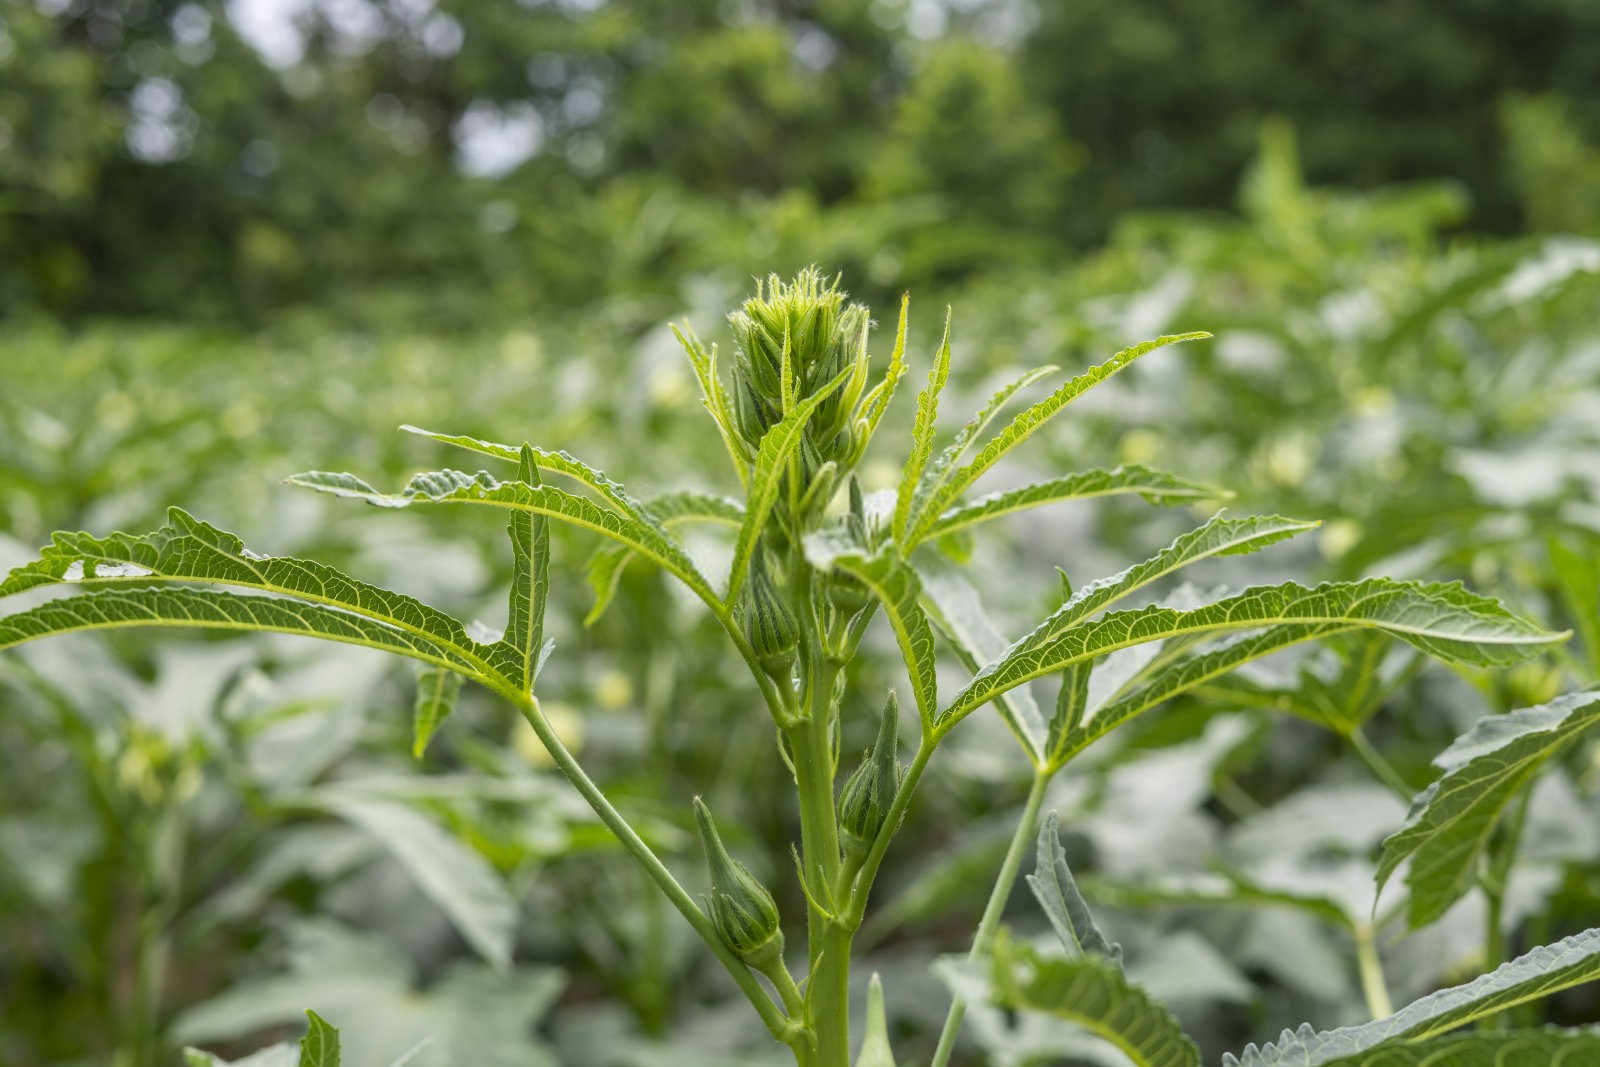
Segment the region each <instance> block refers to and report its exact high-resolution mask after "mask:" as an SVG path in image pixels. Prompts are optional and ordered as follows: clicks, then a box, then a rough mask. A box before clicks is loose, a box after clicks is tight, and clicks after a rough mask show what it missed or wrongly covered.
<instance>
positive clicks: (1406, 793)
mask: <svg viewBox="0 0 1600 1067" xmlns="http://www.w3.org/2000/svg"><path fill="white" fill-rule="evenodd" d="M1345 737H1346V739H1348V740H1349V742H1350V747H1351V748H1353V749H1355V751H1356V755H1358V756H1360V757H1361V762H1362V763H1365V764H1366V765H1367V767H1368V769H1370V770H1371V771H1372V773H1373V774H1375V775H1377V777H1378V780H1379V781H1380V782H1382V783H1383V784H1384V785H1386V786H1388V787H1389V788H1390V789H1391V790H1393V791H1394V793H1395V795H1396V796H1398V797H1399V798H1400V799H1401V800H1404V801H1405V802H1406V803H1408V804H1409V803H1411V798H1412V797H1414V796H1416V793H1417V791H1416V790H1415V789H1412V788H1411V787H1410V786H1409V785H1407V784H1406V780H1405V779H1404V778H1402V777H1400V772H1399V771H1397V770H1395V769H1394V764H1392V763H1390V762H1389V761H1388V760H1386V759H1384V758H1383V754H1382V753H1380V752H1379V751H1378V750H1377V749H1375V748H1373V747H1372V742H1371V741H1368V740H1367V735H1366V734H1364V733H1362V732H1361V727H1359V726H1357V727H1356V728H1354V729H1353V730H1351V731H1350V732H1349V733H1348V734H1346V735H1345Z"/></svg>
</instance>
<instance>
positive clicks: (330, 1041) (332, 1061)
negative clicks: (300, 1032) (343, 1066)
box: [300, 1009, 339, 1067]
mask: <svg viewBox="0 0 1600 1067" xmlns="http://www.w3.org/2000/svg"><path fill="white" fill-rule="evenodd" d="M306 1019H307V1020H308V1027H307V1029H306V1036H305V1037H302V1038H301V1039H300V1067H339V1031H338V1030H336V1029H334V1028H333V1027H332V1026H330V1025H329V1024H328V1021H327V1020H326V1019H324V1018H323V1017H322V1016H320V1015H318V1014H317V1013H316V1012H314V1011H310V1010H309V1009H308V1010H307V1011H306Z"/></svg>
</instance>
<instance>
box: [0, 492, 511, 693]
mask: <svg viewBox="0 0 1600 1067" xmlns="http://www.w3.org/2000/svg"><path fill="white" fill-rule="evenodd" d="M163 581H172V582H194V583H203V584H206V585H219V586H232V587H235V588H242V589H257V590H261V591H263V592H267V593H277V594H282V595H283V596H286V597H293V598H295V600H298V601H306V602H308V603H307V605H306V606H307V607H308V608H311V607H318V608H320V609H322V610H317V611H311V610H307V611H304V612H300V614H299V615H298V616H297V617H296V618H294V619H289V618H287V617H286V616H285V614H284V613H285V612H288V611H291V610H293V609H295V607H296V605H295V604H294V603H293V602H291V601H273V600H268V599H267V598H265V597H250V598H242V597H240V598H234V599H235V600H238V601H239V602H240V605H239V606H237V607H232V608H230V607H228V606H226V603H225V602H224V601H216V602H215V603H212V605H211V606H210V607H207V608H205V609H204V610H202V611H201V612H200V614H199V616H197V618H196V619H195V621H194V622H193V623H191V625H196V626H199V625H218V626H227V627H229V628H234V629H252V628H254V627H252V626H250V625H249V619H250V618H251V617H252V615H255V616H258V617H260V618H261V619H263V620H264V621H270V622H271V625H270V626H263V627H261V628H264V629H279V628H280V627H281V626H288V627H289V629H285V630H283V631H282V632H286V633H309V634H312V635H313V636H323V637H327V638H329V639H330V640H336V641H348V640H352V639H355V638H360V639H359V640H356V641H355V643H358V644H364V643H369V642H371V643H373V644H374V647H378V648H389V649H390V650H391V651H396V650H397V649H395V648H394V647H393V643H394V640H395V638H396V636H397V635H402V636H404V637H406V638H409V639H411V640H410V641H408V643H407V644H406V646H405V647H406V651H405V653H404V654H406V655H410V654H411V653H412V652H413V651H417V650H426V651H428V652H430V653H432V655H431V656H430V657H429V660H428V661H429V662H436V663H444V664H447V665H449V666H451V667H452V668H453V669H457V670H467V671H468V672H469V673H488V672H490V671H493V672H494V673H497V674H501V675H504V676H506V677H507V678H514V677H515V663H514V660H513V659H512V657H510V656H507V655H504V654H502V653H500V652H499V651H498V650H497V649H496V648H495V647H494V646H493V645H482V644H479V643H478V642H476V641H473V640H472V639H471V638H470V637H468V636H467V633H466V630H465V628H464V627H463V626H462V625H461V623H459V622H457V621H456V620H455V619H453V618H451V617H450V616H449V615H447V614H445V613H444V612H442V611H439V610H438V609H437V608H432V607H429V606H428V605H426V604H424V603H422V602H421V601H419V600H416V599H414V598H413V597H409V596H406V595H405V594H403V593H396V592H392V591H390V590H388V589H382V588H380V587H378V586H375V585H369V584H367V583H366V582H362V581H358V580H356V579H355V578H352V577H350V576H349V575H347V574H344V573H342V572H341V571H339V570H337V569H335V568H333V567H329V566H327V565H326V564H323V563H317V562H316V561H314V560H306V559H294V558H292V557H288V556H263V555H261V554H260V553H257V552H252V551H250V550H249V549H247V548H245V547H244V542H243V541H241V540H240V539H239V538H238V537H236V536H235V535H233V534H231V533H227V532H225V531H223V530H219V529H217V528H216V527H215V526H212V525H210V524H209V523H205V522H202V521H200V520H199V519H197V518H195V517H194V516H193V515H190V514H189V513H188V512H186V511H184V510H183V509H181V508H168V509H167V523H166V525H164V526H162V527H161V528H160V529H157V530H155V531H153V532H151V533H148V534H128V533H120V532H119V533H112V534H108V535H107V536H105V537H103V538H100V537H94V536H93V535H91V534H87V533H71V532H67V531H60V532H57V533H55V534H54V535H52V537H51V543H50V544H49V545H47V546H46V547H45V548H44V549H42V550H41V551H40V553H39V558H38V559H37V560H35V561H34V562H32V563H28V564H24V565H23V566H21V567H18V568H16V569H15V570H13V571H11V573H10V574H8V575H7V576H6V578H5V580H4V581H0V596H10V595H12V594H15V593H20V592H23V591H25V590H28V589H34V588H37V587H40V586H46V585H55V584H68V585H74V586H85V587H99V588H105V587H120V586H132V585H144V586H149V585H151V584H152V583H157V582H163ZM158 592H160V590H156V589H147V590H142V591H140V594H139V595H137V596H132V595H130V596H129V597H126V598H122V599H119V598H116V597H107V598H101V599H97V600H93V601H89V602H86V603H84V604H82V605H80V606H79V608H76V609H67V608H58V609H55V610H54V611H47V610H45V609H47V608H49V607H50V605H48V604H47V605H44V606H42V607H41V608H38V609H35V610H34V612H32V613H25V614H27V615H28V616H29V621H28V622H25V623H24V622H18V623H17V626H19V627H21V629H19V630H14V631H13V641H16V640H22V639H24V631H25V632H26V634H28V635H31V636H38V637H43V636H46V635H47V634H48V633H52V632H58V631H57V630H55V629H53V628H52V627H56V626H60V627H66V628H69V629H92V628H97V627H105V626H117V625H122V626H133V625H138V624H139V623H140V622H141V621H142V622H144V623H147V624H153V625H169V626H176V625H183V624H184V619H183V617H182V616H181V614H180V615H178V616H175V617H168V616H165V615H162V614H161V612H162V611H163V610H164V609H176V608H177V607H178V605H179V604H180V601H177V600H165V601H164V600H162V599H161V598H160V597H158V596H155V595H153V594H156V593H158ZM54 603H55V604H65V603H67V602H66V601H55V602H54ZM181 603H184V604H188V603H190V601H187V600H184V601H182V602H181ZM193 603H195V604H197V605H198V604H202V603H210V602H208V601H206V600H205V599H204V598H202V599H201V600H199V601H193ZM275 603H276V604H278V605H280V608H279V609H278V610H272V609H271V607H270V606H271V605H272V604H275ZM327 609H336V610H327ZM13 618H14V619H21V618H22V616H13ZM202 619H205V620H211V621H205V622H202V621H201V620H202ZM324 622H330V623H336V625H330V626H328V627H326V628H325V630H324V629H319V628H318V627H319V625H320V624H322V623H324ZM365 622H371V623H375V624H377V625H376V626H366V625H362V624H363V623H365Z"/></svg>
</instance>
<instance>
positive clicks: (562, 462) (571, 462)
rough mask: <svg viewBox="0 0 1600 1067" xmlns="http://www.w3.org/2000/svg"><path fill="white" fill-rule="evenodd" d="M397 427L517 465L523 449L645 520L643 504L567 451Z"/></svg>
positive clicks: (610, 503) (541, 463)
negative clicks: (553, 450) (554, 450)
mask: <svg viewBox="0 0 1600 1067" xmlns="http://www.w3.org/2000/svg"><path fill="white" fill-rule="evenodd" d="M400 428H401V429H402V430H404V431H405V432H406V433H414V434H416V435H418V436H419V437H426V438H428V439H429V440H430V441H438V442H439V443H440V444H446V445H454V446H455V447H457V448H463V449H466V450H467V451H468V452H476V453H478V454H479V455H484V456H493V457H495V458H496V459H504V460H509V461H510V462H512V463H515V464H517V465H518V467H519V469H520V467H521V465H522V463H523V459H524V456H523V453H524V450H526V452H527V454H528V456H529V457H531V458H532V460H533V462H534V463H535V464H536V465H537V466H538V468H539V469H540V470H547V471H552V472H554V473H556V474H564V475H566V476H567V477H568V478H571V479H573V480H574V481H576V482H578V483H580V484H582V485H584V486H587V487H588V488H590V489H592V490H594V491H595V492H596V493H597V494H599V496H600V498H601V500H603V501H604V502H605V504H606V506H607V507H609V508H611V509H612V510H614V511H617V512H619V513H620V514H623V515H629V516H631V517H633V518H635V519H639V520H641V521H646V520H647V516H646V515H645V509H644V506H643V505H642V504H640V503H639V501H637V500H635V499H633V498H632V497H631V496H629V495H628V494H627V492H626V491H625V490H624V489H623V488H622V486H621V485H619V484H618V483H617V482H614V481H612V480H611V479H610V478H608V477H606V475H605V474H604V473H602V472H601V471H598V470H596V469H595V468H593V467H591V466H589V465H588V464H587V463H585V462H583V461H582V460H581V459H578V458H577V457H576V456H573V455H571V454H570V453H568V452H565V451H562V452H551V451H548V450H547V449H543V448H535V447H533V446H532V445H528V444H524V445H521V446H517V445H503V444H499V443H498V442H495V441H483V440H480V439H478V438H476V437H467V436H466V435H464V434H447V433H436V432H434V431H433V430H424V429H422V428H421V427H420V426H409V425H407V426H402V427H400Z"/></svg>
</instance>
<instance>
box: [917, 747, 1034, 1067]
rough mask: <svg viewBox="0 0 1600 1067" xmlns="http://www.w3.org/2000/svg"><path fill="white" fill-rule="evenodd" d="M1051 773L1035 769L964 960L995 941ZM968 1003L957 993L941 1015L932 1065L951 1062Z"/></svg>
mask: <svg viewBox="0 0 1600 1067" xmlns="http://www.w3.org/2000/svg"><path fill="white" fill-rule="evenodd" d="M1050 778H1051V772H1050V771H1048V770H1044V769H1041V770H1038V771H1036V772H1034V776H1033V787H1032V788H1031V789H1029V790H1028V800H1027V803H1026V804H1024V805H1023V808H1022V819H1021V820H1020V821H1019V822H1018V823H1017V830H1016V833H1014V834H1012V836H1011V847H1010V848H1008V849H1007V850H1006V858H1005V861H1004V862H1003V863H1002V864H1001V865H1000V874H999V876H998V877H996V878H995V882H994V889H993V890H992V891H991V892H990V894H989V903H988V905H987V906H985V908H984V909H983V918H982V919H981V920H979V922H978V932H977V934H976V935H974V937H973V939H972V948H970V949H969V950H968V951H967V962H969V963H971V962H973V961H975V960H977V959H978V958H979V957H981V956H982V955H983V954H984V953H985V952H987V951H989V946H990V945H991V944H992V943H993V942H994V938H995V933H996V931H997V930H998V929H999V925H1000V916H1001V915H1002V914H1003V913H1004V912H1005V910H1006V902H1007V901H1008V900H1010V899H1011V889H1012V887H1013V886H1015V885H1016V881H1017V872H1018V871H1019V870H1020V869H1021V867H1022V857H1023V855H1024V854H1025V853H1026V852H1027V851H1028V847H1029V846H1030V845H1031V844H1032V843H1033V836H1034V831H1035V829H1036V827H1037V825H1038V822H1039V808H1040V806H1041V805H1042V804H1043V803H1044V793H1045V787H1046V786H1048V785H1049V784H1050ZM966 1014H967V1002H966V1000H965V999H964V998H963V997H962V996H961V995H960V994H959V993H957V994H955V996H954V997H952V998H951V1001H950V1012H949V1014H947V1015H946V1016H945V1017H944V1029H943V1030H941V1031H940V1033H939V1046H938V1048H936V1049H934V1052H933V1062H932V1065H931V1067H946V1065H947V1064H948V1063H949V1062H950V1055H951V1053H953V1052H954V1051H955V1047H956V1034H957V1033H958V1032H959V1031H960V1030H961V1020H962V1019H964V1018H966Z"/></svg>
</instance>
